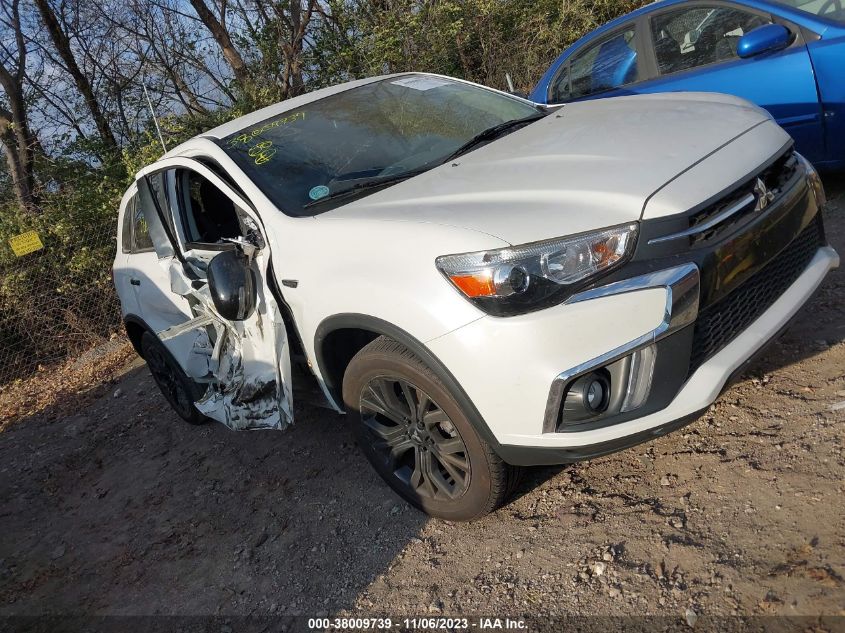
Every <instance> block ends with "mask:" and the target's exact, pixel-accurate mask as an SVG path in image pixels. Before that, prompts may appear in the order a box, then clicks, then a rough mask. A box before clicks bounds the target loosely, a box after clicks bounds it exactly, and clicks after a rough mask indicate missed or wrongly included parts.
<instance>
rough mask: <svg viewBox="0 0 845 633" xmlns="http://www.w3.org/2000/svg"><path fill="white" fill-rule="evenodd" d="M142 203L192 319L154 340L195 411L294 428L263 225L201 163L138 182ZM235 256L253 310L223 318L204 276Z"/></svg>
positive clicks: (284, 341) (250, 424) (179, 165)
mask: <svg viewBox="0 0 845 633" xmlns="http://www.w3.org/2000/svg"><path fill="white" fill-rule="evenodd" d="M138 192H139V198H140V203H141V205H142V206H143V208H144V211H145V214H148V215H149V216H150V217H148V218H147V221H148V224H149V227H150V237H151V238H152V240H153V243H154V245H155V249H156V253H157V255H158V256H159V258H158V263H159V265H160V266H161V267H162V268H163V269H164V273H165V275H164V276H163V278H165V279H167V280H168V282H167V283H168V285H169V287H168V288H162V289H161V290H162V291H163V292H169V293H173V294H174V295H177V296H180V297H184V298H185V299H186V300H187V302H188V304H189V306H190V310H191V318H189V319H187V320H185V321H184V322H182V323H179V324H176V325H171V326H170V327H167V328H165V329H163V330H161V331H158V332H156V334H157V336H158V337H159V339H160V340H161V341H162V343H163V344H164V345H165V346H166V347H167V348H168V350H169V351H170V352H171V354H173V356H174V357H175V358H176V360H177V361H178V362H179V364H180V366H181V367H182V369H183V370H184V371H185V373H187V374H188V376H190V377H191V378H192V379H193V380H195V381H196V382H198V383H200V384H202V385H205V386H206V390H205V393H204V395H203V397H202V398H201V399H200V400H198V401H197V402H196V403H195V406H196V407H197V409H199V410H200V411H201V412H202V413H203V414H205V415H206V416H208V417H209V418H212V419H214V420H217V421H219V422H222V423H223V424H225V425H226V426H228V427H230V428H232V429H235V430H242V429H257V428H270V429H283V428H285V427H286V426H287V425H288V424H290V423H291V422H292V421H293V402H292V398H291V388H290V385H291V379H290V376H291V370H290V353H289V347H288V336H287V332H286V331H285V325H284V322H283V320H282V316H281V312H280V311H279V306H278V304H277V302H276V299H275V297H274V296H273V293H272V291H271V281H270V279H269V275H270V274H271V266H270V257H271V252H270V245H269V243H268V240H267V239H266V234H265V230H264V227H263V225H262V223H261V219H260V217H259V216H258V214H257V213H256V212H255V210H254V209H253V208H252V207H251V205H250V204H249V202H247V201H246V200H245V199H244V198H243V197H242V196H241V195H239V194H238V193H237V192H235V191H234V190H233V188H232V187H230V186H229V185H228V184H227V183H226V182H224V181H223V179H222V178H220V177H219V176H218V175H217V174H216V173H214V172H213V171H212V170H211V169H209V168H208V167H206V166H205V165H204V164H203V163H201V162H199V161H197V160H193V159H190V158H172V159H167V160H164V161H160V162H158V163H156V164H155V165H153V166H151V167H148V168H147V169H145V170H143V171H142V172H141V173H140V175H139V179H138ZM232 250H236V251H238V252H239V253H240V254H241V257H239V258H238V259H239V261H242V262H245V263H246V266H248V268H249V270H250V271H251V277H252V279H253V280H254V288H255V308H254V309H253V310H252V311H251V312H250V313H249V314H247V315H241V317H242V318H237V319H227V318H224V316H223V315H221V313H220V312H219V311H218V309H217V308H216V307H215V303H214V300H213V299H212V293H211V290H210V288H209V283H208V275H207V269H208V266H209V263H210V262H211V260H212V259H213V258H214V257H216V256H217V255H220V254H221V253H224V252H227V251H232Z"/></svg>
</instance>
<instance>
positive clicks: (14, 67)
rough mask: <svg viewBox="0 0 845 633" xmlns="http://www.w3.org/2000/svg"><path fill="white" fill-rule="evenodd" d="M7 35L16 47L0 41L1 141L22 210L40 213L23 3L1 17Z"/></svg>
mask: <svg viewBox="0 0 845 633" xmlns="http://www.w3.org/2000/svg"><path fill="white" fill-rule="evenodd" d="M0 21H2V27H3V31H5V32H6V33H8V34H10V35H12V38H11V39H12V40H13V41H14V45H11V44H7V43H6V41H7V39H6V38H5V37H0V87H2V88H3V91H4V92H5V94H6V101H7V102H8V108H7V107H0V141H2V143H3V149H4V152H5V154H6V162H7V163H8V165H9V173H10V175H11V177H12V184H13V187H14V190H15V196H16V197H17V200H18V203H19V204H20V206H21V209H23V210H24V211H26V212H28V213H36V212H38V196H37V194H36V191H35V176H34V164H35V151H36V149H37V148H38V147H39V144H38V140H37V139H36V137H35V136H34V135H33V134H32V132H31V130H30V125H29V117H28V112H27V106H26V96H25V91H24V84H25V78H26V54H27V49H26V39H25V36H24V33H23V28H22V26H21V17H20V0H11V2H10V3H9V4H8V5H6V8H5V11H4V14H3V15H2V16H0Z"/></svg>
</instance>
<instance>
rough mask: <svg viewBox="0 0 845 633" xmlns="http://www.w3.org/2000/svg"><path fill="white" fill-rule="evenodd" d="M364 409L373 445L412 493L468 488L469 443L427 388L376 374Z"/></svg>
mask: <svg viewBox="0 0 845 633" xmlns="http://www.w3.org/2000/svg"><path fill="white" fill-rule="evenodd" d="M359 410H360V412H361V420H362V422H363V426H364V429H365V431H366V437H367V440H368V441H369V443H370V445H371V447H372V449H373V450H374V451H375V453H376V454H377V455H378V456H379V457H380V458H381V459H383V460H384V462H385V464H386V465H387V466H388V467H389V468H390V470H391V471H392V472H393V474H394V475H395V476H396V477H397V478H398V479H399V480H400V482H402V484H404V486H406V487H407V488H408V489H409V490H410V491H411V492H412V493H413V494H415V495H418V496H420V497H424V498H429V499H455V498H457V497H460V496H461V495H462V494H463V493H464V492H466V490H467V487H468V486H469V479H470V464H469V457H468V452H467V448H466V445H465V444H464V441H463V439H462V438H461V435H460V433H459V432H458V430H457V428H455V425H454V424H453V423H452V421H451V420H450V419H449V416H448V415H447V414H446V413H445V412H444V411H443V409H441V408H440V406H439V405H438V404H437V403H436V402H434V400H432V399H431V397H430V396H429V395H428V394H427V393H425V392H424V391H423V390H422V389H420V388H419V387H417V386H415V385H413V384H411V383H410V382H408V381H406V380H404V379H401V378H394V377H384V376H382V377H378V378H373V379H371V380H370V381H369V382H368V383H367V384H366V386H365V387H364V389H363V391H362V393H361V399H360V407H359Z"/></svg>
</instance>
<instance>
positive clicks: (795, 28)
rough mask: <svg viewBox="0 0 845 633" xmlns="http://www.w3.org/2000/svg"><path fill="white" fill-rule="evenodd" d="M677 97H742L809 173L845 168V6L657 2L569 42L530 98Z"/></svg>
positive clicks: (826, 2)
mask: <svg viewBox="0 0 845 633" xmlns="http://www.w3.org/2000/svg"><path fill="white" fill-rule="evenodd" d="M680 90H693V91H706V92H725V93H729V94H733V95H737V96H739V97H743V98H745V99H748V100H749V101H752V102H754V103H756V104H757V105H760V106H762V107H764V108H765V109H766V110H768V111H769V112H770V113H771V114H772V116H773V117H774V118H775V119H776V120H777V122H778V123H779V124H780V125H781V126H783V128H784V129H786V131H787V132H789V133H790V134H791V135H792V137H793V138H794V139H795V143H796V148H797V149H798V151H799V152H801V153H802V154H803V155H804V156H806V157H807V158H808V159H809V160H810V161H812V162H813V163H814V164H815V165H816V167H818V168H821V169H843V168H845V0H742V2H722V1H720V0H709V1H708V0H703V1H697V0H692V1H691V0H662V1H660V2H655V3H654V4H650V5H648V6H646V7H643V8H642V9H638V10H637V11H634V12H633V13H629V14H628V15H625V16H623V17H621V18H617V19H616V20H614V21H612V22H610V23H609V24H606V25H604V26H602V27H601V28H599V29H596V30H595V31H593V32H592V33H590V34H588V35H586V36H585V37H582V38H581V39H580V40H578V41H577V42H575V44H573V45H572V46H570V47H569V48H568V49H567V50H566V51H564V53H563V54H562V55H561V56H560V57H558V58H557V60H555V62H554V64H552V66H551V68H549V70H548V71H546V73H545V74H544V75H543V78H542V79H541V80H540V83H538V84H537V86H536V87H535V88H534V90H533V92H532V93H531V95H530V98H531V99H532V100H533V101H536V102H538V103H546V104H557V103H567V102H569V101H580V100H583V99H595V98H603V97H613V96H619V95H628V94H638V93H650V92H669V91H680ZM666 142H667V143H668V144H671V143H672V139H666Z"/></svg>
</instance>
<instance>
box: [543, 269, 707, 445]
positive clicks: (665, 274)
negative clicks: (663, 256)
mask: <svg viewBox="0 0 845 633" xmlns="http://www.w3.org/2000/svg"><path fill="white" fill-rule="evenodd" d="M700 278H701V275H700V273H699V270H698V266H696V265H695V264H683V265H681V266H676V267H675V268H667V269H665V270H660V271H657V272H653V273H649V274H647V275H641V276H639V277H632V278H631V279H624V280H622V281H617V282H614V283H612V284H608V285H606V286H600V287H598V288H593V289H591V290H585V291H584V292H579V293H578V294H575V295H572V296H571V297H570V298H569V299H568V300H567V301H566V303H579V302H581V301H589V300H591V299H598V298H600V297H608V296H612V295H618V294H623V293H627V292H635V291H637V290H647V289H649V288H666V310H665V312H664V315H663V320H662V321H661V322H660V325H658V326H657V327H656V328H655V329H653V330H652V331H651V332H648V333H647V334H643V335H642V336H640V337H637V338H635V339H634V340H633V341H629V342H628V343H625V344H624V345H620V346H619V347H617V348H616V349H613V350H610V351H609V352H606V353H604V354H602V355H601V356H597V357H596V358H593V359H592V360H589V361H587V362H585V363H581V364H580V365H577V366H576V367H573V368H571V369H567V370H566V371H564V372H561V373H560V374H558V375H557V376H556V377H555V379H554V380H553V381H552V386H551V389H550V390H549V399H548V402H547V403H546V412H545V415H544V418H543V433H554V432H555V430H556V428H557V418H558V415H559V414H560V407H561V403H562V400H563V390H564V388H565V387H566V385H567V384H568V383H569V382H570V381H571V380H572V379H573V378H575V377H577V376H579V375H581V374H584V373H586V372H588V371H590V370H592V369H595V368H597V367H602V366H604V365H607V364H609V363H612V362H614V361H616V360H618V359H620V358H622V357H623V356H627V355H628V354H631V353H633V352H634V351H636V350H638V349H640V348H641V347H646V346H648V345H651V344H652V343H656V342H657V341H659V340H660V339H662V338H665V337H666V336H669V335H670V334H672V333H674V332H676V331H678V330H679V329H681V328H682V327H685V326H687V325H689V324H690V323H692V322H693V321H695V318H696V317H697V316H698V297H699V289H700Z"/></svg>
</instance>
